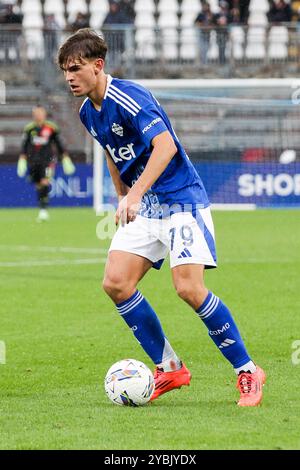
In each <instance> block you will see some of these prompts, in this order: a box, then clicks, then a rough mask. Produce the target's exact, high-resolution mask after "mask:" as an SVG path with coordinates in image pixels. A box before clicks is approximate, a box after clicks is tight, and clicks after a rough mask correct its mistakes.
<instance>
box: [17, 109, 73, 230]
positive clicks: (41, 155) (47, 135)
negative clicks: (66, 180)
mask: <svg viewBox="0 0 300 470" xmlns="http://www.w3.org/2000/svg"><path fill="white" fill-rule="evenodd" d="M32 118H33V121H32V122H30V123H29V124H27V126H25V128H24V137H23V143H22V153H21V155H20V156H19V160H18V165H17V174H18V176H19V177H20V178H23V177H24V176H25V175H26V173H27V170H28V174H29V180H30V181H31V182H32V183H34V184H35V188H36V192H37V198H38V203H39V207H40V212H39V215H38V218H37V220H38V221H39V222H42V221H46V220H48V219H49V213H48V211H47V208H48V205H49V191H50V181H51V177H52V176H53V175H54V170H55V159H54V157H53V146H56V150H57V153H58V156H59V158H61V161H62V165H63V170H64V173H65V174H66V175H71V174H73V173H74V171H75V166H74V165H73V162H72V160H71V159H70V157H69V155H68V154H67V153H66V151H65V150H64V147H63V145H62V142H61V140H60V137H59V128H58V126H57V125H56V124H55V123H54V122H53V121H48V120H47V112H46V110H45V108H44V107H43V106H36V107H34V108H33V110H32Z"/></svg>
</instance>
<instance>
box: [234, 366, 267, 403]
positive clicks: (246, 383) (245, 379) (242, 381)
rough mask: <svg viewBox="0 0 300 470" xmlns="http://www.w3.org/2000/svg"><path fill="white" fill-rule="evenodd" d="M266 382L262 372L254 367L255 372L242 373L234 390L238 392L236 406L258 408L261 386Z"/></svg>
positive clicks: (261, 391)
mask: <svg viewBox="0 0 300 470" xmlns="http://www.w3.org/2000/svg"><path fill="white" fill-rule="evenodd" d="M265 381H266V374H265V373H264V371H263V370H262V369H261V368H260V367H258V366H256V372H253V373H252V374H251V373H250V372H242V373H241V374H240V375H239V376H238V379H237V384H236V388H237V389H238V390H239V392H240V399H239V401H238V406H258V405H259V404H260V403H261V401H262V397H263V385H264V383H265Z"/></svg>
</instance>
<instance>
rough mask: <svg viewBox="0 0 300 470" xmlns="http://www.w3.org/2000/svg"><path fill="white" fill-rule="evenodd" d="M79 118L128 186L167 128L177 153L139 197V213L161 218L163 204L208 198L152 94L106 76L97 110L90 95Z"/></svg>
mask: <svg viewBox="0 0 300 470" xmlns="http://www.w3.org/2000/svg"><path fill="white" fill-rule="evenodd" d="M79 113H80V119H81V121H82V123H83V124H84V126H85V127H86V128H87V130H88V131H89V132H90V134H91V135H92V136H93V137H94V138H95V139H96V140H97V141H98V142H99V143H100V144H101V146H102V147H103V148H104V150H106V152H107V153H108V154H109V156H110V158H111V159H112V160H113V162H114V164H115V165H116V167H117V169H118V170H119V173H120V177H121V180H122V181H123V182H124V183H125V184H126V185H127V186H129V187H131V186H133V184H134V183H135V182H136V180H137V179H138V178H139V176H140V175H141V173H142V172H143V171H144V169H145V166H146V164H147V162H148V160H149V157H150V155H151V153H152V150H153V147H152V145H151V142H152V139H153V138H154V137H155V136H157V135H159V134H161V133H162V132H165V131H169V132H170V134H171V135H172V137H173V139H174V142H175V144H176V147H177V153H176V154H175V156H174V157H173V158H172V160H171V161H170V163H169V164H168V166H167V168H166V169H165V171H164V172H163V173H162V174H161V175H160V177H159V178H158V179H157V180H156V182H155V183H154V184H153V185H152V187H151V189H150V190H149V191H147V193H146V194H145V195H144V196H143V199H142V206H141V215H144V216H146V217H157V216H162V214H163V210H162V207H163V206H173V205H183V204H185V205H186V204H193V205H195V204H197V205H199V207H202V208H204V207H207V206H208V205H209V201H208V198H207V194H206V191H205V188H204V186H203V183H202V181H201V178H200V177H199V175H198V173H197V171H196V170H195V168H194V166H193V164H192V163H191V161H190V160H189V158H188V156H187V154H186V152H185V150H184V149H183V147H182V145H181V143H180V141H179V140H178V138H177V136H176V134H175V132H174V129H173V128H172V125H171V123H170V121H169V118H168V116H167V115H166V113H165V111H164V110H163V108H162V106H161V105H160V104H159V102H158V101H157V100H156V99H155V97H154V96H153V95H152V93H151V92H150V91H149V90H147V89H145V88H144V87H142V86H141V85H138V84H136V83H134V82H131V81H128V80H119V79H116V78H112V77H111V76H110V75H108V83H107V88H106V92H105V96H104V99H103V102H102V107H101V110H100V111H98V110H96V109H95V107H94V105H93V103H92V102H91V100H90V99H89V98H86V100H85V101H84V102H83V104H82V106H81V108H80V111H79Z"/></svg>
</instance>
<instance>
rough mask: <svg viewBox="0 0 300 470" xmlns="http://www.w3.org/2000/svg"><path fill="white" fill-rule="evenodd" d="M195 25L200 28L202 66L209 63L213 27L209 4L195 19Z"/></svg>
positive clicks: (206, 4) (203, 6)
mask: <svg viewBox="0 0 300 470" xmlns="http://www.w3.org/2000/svg"><path fill="white" fill-rule="evenodd" d="M195 25H196V26H198V27H199V43H200V60H201V64H203V65H205V64H206V63H207V53H208V50H209V42H210V32H211V27H212V25H213V14H212V11H211V9H210V5H209V3H207V2H204V3H203V4H202V11H201V12H200V13H199V14H198V16H197V18H196V19H195Z"/></svg>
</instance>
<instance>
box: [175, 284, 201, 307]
mask: <svg viewBox="0 0 300 470" xmlns="http://www.w3.org/2000/svg"><path fill="white" fill-rule="evenodd" d="M175 289H176V292H177V295H178V296H179V297H180V298H181V299H182V300H184V301H185V302H187V303H188V304H190V305H198V304H199V305H200V303H202V301H204V300H205V298H206V296H207V289H206V288H205V286H204V285H202V284H200V283H199V284H198V285H197V284H195V283H193V282H191V281H190V280H188V279H179V280H177V282H176V284H175Z"/></svg>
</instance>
